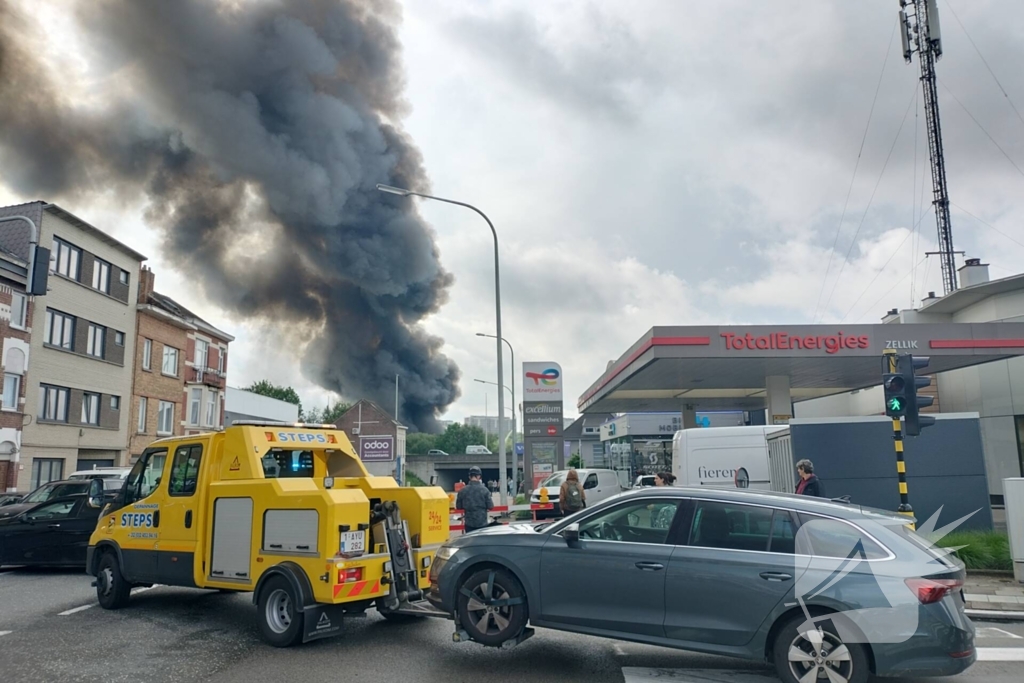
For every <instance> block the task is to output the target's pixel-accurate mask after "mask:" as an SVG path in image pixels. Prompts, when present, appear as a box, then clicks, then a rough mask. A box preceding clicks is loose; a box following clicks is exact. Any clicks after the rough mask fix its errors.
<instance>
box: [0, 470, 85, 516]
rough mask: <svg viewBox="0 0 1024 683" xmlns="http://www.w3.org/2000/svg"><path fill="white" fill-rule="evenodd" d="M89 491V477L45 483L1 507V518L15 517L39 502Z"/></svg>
mask: <svg viewBox="0 0 1024 683" xmlns="http://www.w3.org/2000/svg"><path fill="white" fill-rule="evenodd" d="M88 491H89V481H88V480H87V479H79V480H77V481H70V480H67V479H65V480H62V481H51V482H49V483H48V484H43V485H42V486H40V487H39V488H37V489H36V490H35V491H32V492H31V493H29V494H28V495H26V496H24V497H23V498H22V499H21V500H19V501H18V502H16V503H12V504H11V505H5V506H4V507H0V520H2V519H5V518H7V517H14V516H16V515H18V514H20V513H22V512H24V511H25V510H28V509H29V508H33V507H35V506H36V505H38V504H39V503H45V502H47V501H51V500H55V499H57V498H65V497H67V496H73V495H75V494H76V493H88Z"/></svg>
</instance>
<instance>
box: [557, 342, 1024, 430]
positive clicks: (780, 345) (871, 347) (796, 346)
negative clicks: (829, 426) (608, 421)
mask: <svg viewBox="0 0 1024 683" xmlns="http://www.w3.org/2000/svg"><path fill="white" fill-rule="evenodd" d="M885 349H896V350H897V352H898V353H901V354H904V353H911V354H913V355H915V356H928V357H930V358H931V362H930V363H929V365H928V367H927V368H925V369H924V370H923V371H922V372H923V373H924V374H933V373H939V372H946V371H949V370H956V369H958V368H964V367H968V366H971V365H978V364H980V363H988V362H991V361H995V360H1001V359H1005V358H1010V357H1013V356H1020V355H1024V323H944V324H878V325H849V326H831V325H798V326H784V327H781V326H780V327H776V326H749V327H746V326H744V327H731V326H711V327H703V326H702V327H654V328H652V329H651V330H650V331H649V332H647V333H646V334H645V335H644V336H643V337H641V338H640V339H639V340H638V341H637V342H636V343H635V344H633V346H632V347H630V349H629V350H628V351H626V353H624V354H623V355H622V357H621V358H619V360H617V361H615V362H613V363H610V364H609V366H608V369H607V371H606V372H605V373H604V374H603V375H602V376H601V377H600V378H599V379H598V380H597V381H596V382H594V384H593V385H591V386H590V388H589V389H587V391H586V392H585V393H584V394H583V396H581V397H580V399H579V403H578V404H577V405H578V408H579V410H580V412H588V413H589V412H599V413H631V412H646V411H679V410H681V409H682V408H683V406H684V405H685V406H687V407H689V408H691V409H697V410H729V409H731V410H761V409H764V408H766V407H768V393H769V388H770V386H772V385H773V384H775V385H778V383H779V380H781V383H782V385H783V386H786V385H788V393H789V398H791V400H792V401H794V402H795V401H803V400H807V399H812V398H819V397H822V396H829V395H832V394H841V393H846V392H850V391H853V390H856V389H865V388H868V387H871V386H876V385H879V384H881V381H882V360H881V358H882V354H883V351H884V350H885ZM786 378H788V383H787V382H786V381H785V380H786Z"/></svg>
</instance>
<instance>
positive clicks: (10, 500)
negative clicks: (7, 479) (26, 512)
mask: <svg viewBox="0 0 1024 683" xmlns="http://www.w3.org/2000/svg"><path fill="white" fill-rule="evenodd" d="M23 497H24V495H23V494H21V493H0V507H3V506H5V505H14V504H15V503H17V502H18V501H20V500H21V499H22V498H23Z"/></svg>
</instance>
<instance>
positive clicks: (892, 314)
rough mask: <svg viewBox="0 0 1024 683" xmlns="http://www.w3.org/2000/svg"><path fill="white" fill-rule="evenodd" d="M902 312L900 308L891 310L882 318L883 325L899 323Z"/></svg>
mask: <svg viewBox="0 0 1024 683" xmlns="http://www.w3.org/2000/svg"><path fill="white" fill-rule="evenodd" d="M899 320H900V311H899V309H898V308H890V309H889V310H888V311H887V312H886V314H885V315H883V316H882V323H883V324H885V323H893V322H899Z"/></svg>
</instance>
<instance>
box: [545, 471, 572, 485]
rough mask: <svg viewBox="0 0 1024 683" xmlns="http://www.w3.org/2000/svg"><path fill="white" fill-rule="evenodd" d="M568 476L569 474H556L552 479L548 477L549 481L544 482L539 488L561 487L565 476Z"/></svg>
mask: <svg viewBox="0 0 1024 683" xmlns="http://www.w3.org/2000/svg"><path fill="white" fill-rule="evenodd" d="M566 474H568V473H567V472H555V473H554V474H552V475H551V476H550V477H548V478H547V479H545V480H544V481H542V482H541V483H540V486H539V487H538V488H543V487H548V486H552V487H553V486H561V485H562V482H563V481H565V475H566Z"/></svg>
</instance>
